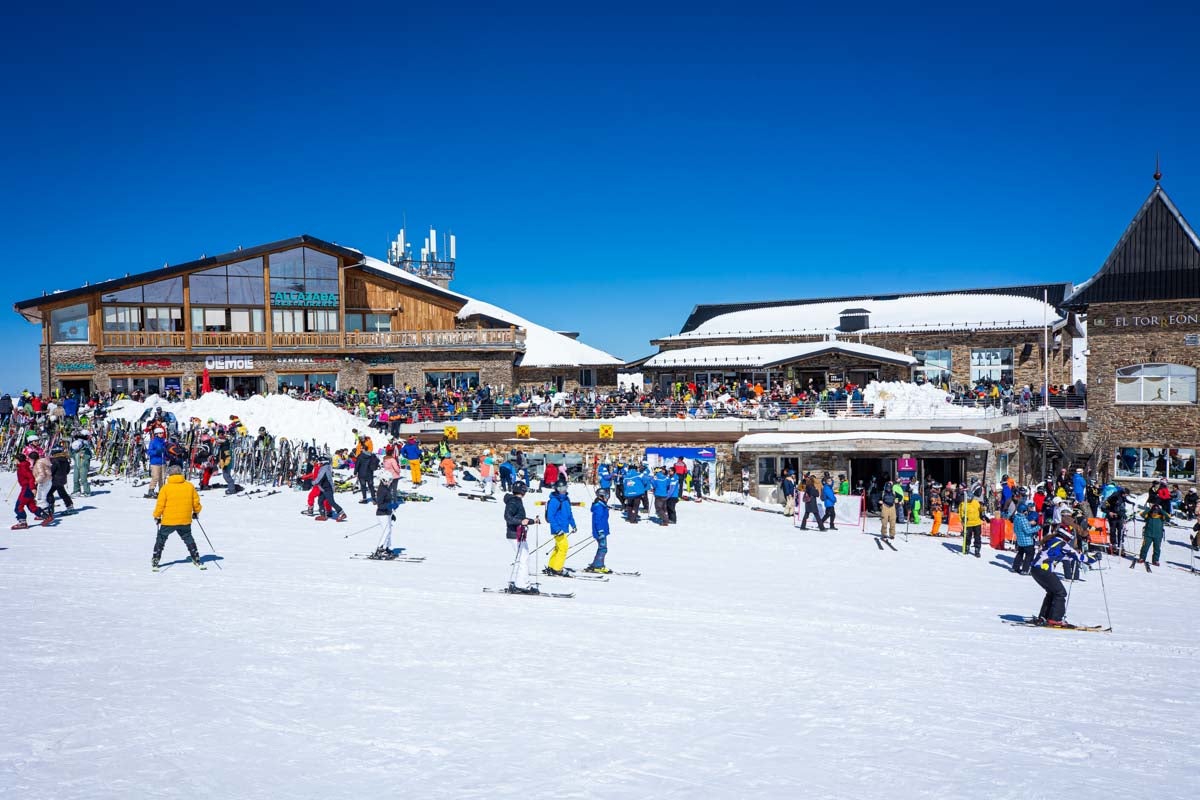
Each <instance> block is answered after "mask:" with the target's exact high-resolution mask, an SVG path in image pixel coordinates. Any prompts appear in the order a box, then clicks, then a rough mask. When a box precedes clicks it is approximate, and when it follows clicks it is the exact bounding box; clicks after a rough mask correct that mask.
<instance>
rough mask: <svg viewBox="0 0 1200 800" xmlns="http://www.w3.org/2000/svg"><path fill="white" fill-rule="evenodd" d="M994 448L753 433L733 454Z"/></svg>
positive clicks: (914, 437) (962, 438) (971, 440)
mask: <svg viewBox="0 0 1200 800" xmlns="http://www.w3.org/2000/svg"><path fill="white" fill-rule="evenodd" d="M989 449H991V443H990V442H988V440H987V439H981V438H979V437H978V436H971V435H969V434H965V433H924V432H919V433H913V432H905V431H892V432H881V433H865V432H855V433H752V434H750V435H748V436H743V437H742V438H741V439H739V440H738V441H737V444H735V445H734V447H733V452H734V455H735V456H737V455H741V454H743V453H745V454H756V453H771V454H776V455H778V454H784V455H788V454H792V453H823V452H829V451H831V450H837V451H851V452H855V453H886V454H893V455H894V454H897V453H964V454H965V453H976V452H986V451H987V450H989Z"/></svg>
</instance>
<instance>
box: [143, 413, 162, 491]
mask: <svg viewBox="0 0 1200 800" xmlns="http://www.w3.org/2000/svg"><path fill="white" fill-rule="evenodd" d="M146 458H147V460H149V462H150V486H148V487H147V488H146V497H156V496H157V495H158V490H159V489H161V488H162V487H163V484H164V483H166V467H165V463H166V459H167V430H166V428H155V429H154V436H152V437H151V438H150V444H149V445H147V446H146Z"/></svg>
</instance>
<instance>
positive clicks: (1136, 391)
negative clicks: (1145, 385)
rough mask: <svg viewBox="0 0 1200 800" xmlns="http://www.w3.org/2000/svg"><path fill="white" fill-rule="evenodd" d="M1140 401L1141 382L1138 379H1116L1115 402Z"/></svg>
mask: <svg viewBox="0 0 1200 800" xmlns="http://www.w3.org/2000/svg"><path fill="white" fill-rule="evenodd" d="M1141 401H1142V381H1141V379H1140V378H1117V402H1118V403H1140V402H1141Z"/></svg>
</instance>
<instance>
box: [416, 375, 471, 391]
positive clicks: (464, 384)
mask: <svg viewBox="0 0 1200 800" xmlns="http://www.w3.org/2000/svg"><path fill="white" fill-rule="evenodd" d="M425 385H426V386H428V387H430V388H431V389H462V390H464V391H465V390H467V389H477V388H479V373H478V372H426V373H425Z"/></svg>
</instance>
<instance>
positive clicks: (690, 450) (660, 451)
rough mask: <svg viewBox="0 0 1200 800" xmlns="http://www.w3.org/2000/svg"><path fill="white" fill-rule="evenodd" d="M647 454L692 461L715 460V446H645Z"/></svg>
mask: <svg viewBox="0 0 1200 800" xmlns="http://www.w3.org/2000/svg"><path fill="white" fill-rule="evenodd" d="M646 455H647V456H658V457H659V458H690V459H692V460H693V461H716V460H717V448H715V447H647V448H646Z"/></svg>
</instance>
